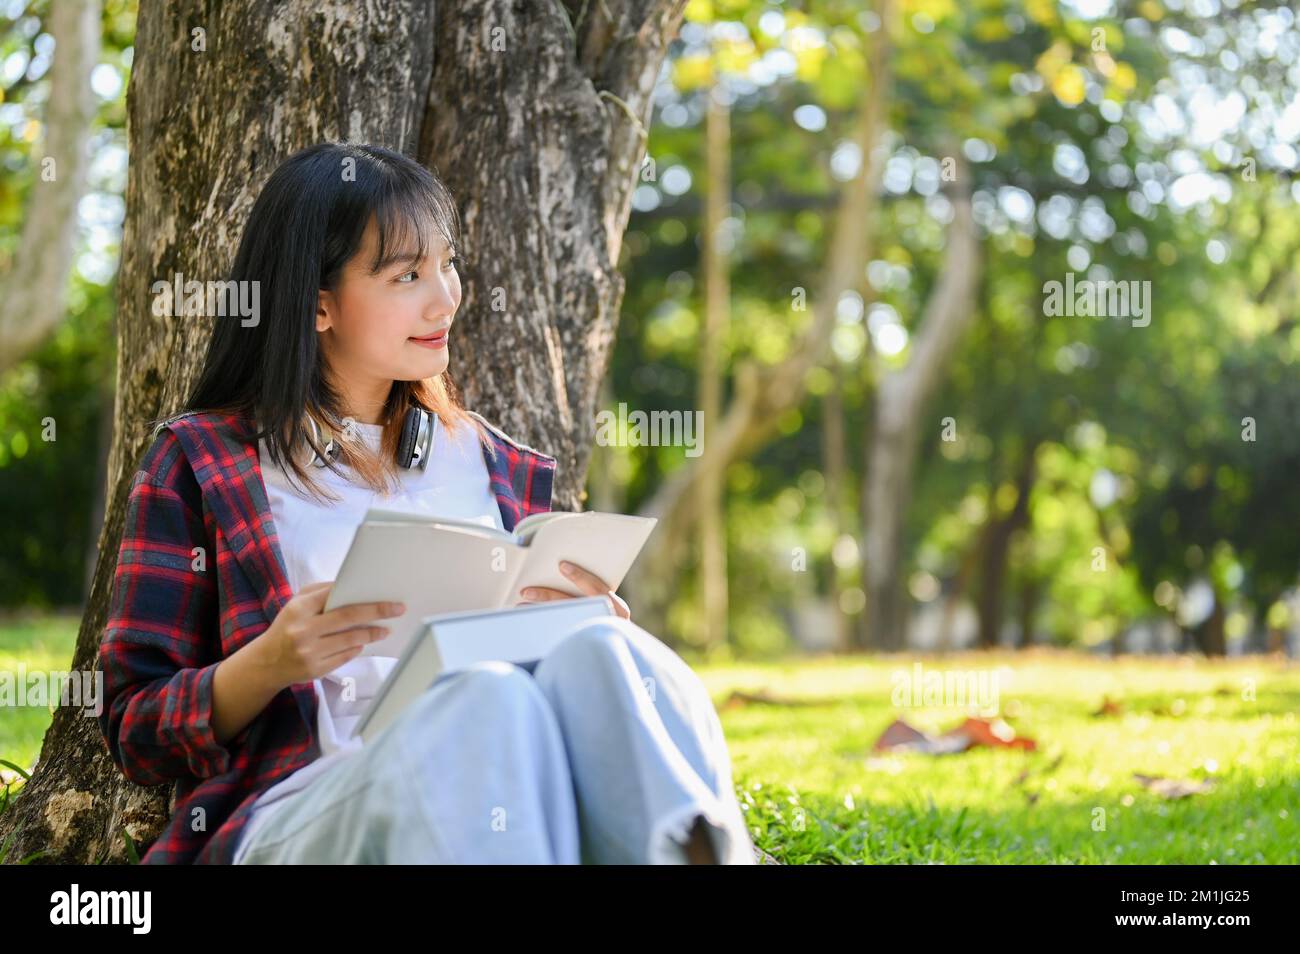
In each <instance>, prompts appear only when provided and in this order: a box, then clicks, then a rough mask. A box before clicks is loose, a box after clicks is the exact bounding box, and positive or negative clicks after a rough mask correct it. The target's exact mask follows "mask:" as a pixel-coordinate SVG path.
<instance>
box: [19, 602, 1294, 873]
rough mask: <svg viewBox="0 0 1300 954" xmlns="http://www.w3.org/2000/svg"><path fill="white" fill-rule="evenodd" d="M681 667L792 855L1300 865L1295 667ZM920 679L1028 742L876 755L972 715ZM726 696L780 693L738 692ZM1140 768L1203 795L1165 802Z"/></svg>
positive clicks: (35, 655)
mask: <svg viewBox="0 0 1300 954" xmlns="http://www.w3.org/2000/svg"><path fill="white" fill-rule="evenodd" d="M76 628H77V620H76V619H73V618H68V617H62V618H58V617H56V618H50V619H43V620H37V621H33V622H30V623H24V624H15V623H11V624H8V625H5V626H3V627H0V673H3V672H4V671H6V670H8V671H10V672H13V671H14V670H16V669H17V666H18V664H19V663H20V662H21V663H24V664H25V665H26V668H27V670H28V671H32V670H37V669H62V668H65V667H66V666H67V661H68V659H70V657H71V650H72V644H73V640H74V639H75V635H76ZM687 658H688V659H689V660H690V661H691V662H692V665H693V666H694V667H695V669H696V671H697V672H698V673H699V675H700V677H701V678H702V679H703V681H704V683H705V685H706V686H707V687H708V688H709V691H710V693H711V695H712V697H713V700H714V703H715V705H716V706H717V707H718V709H719V713H720V715H721V717H722V725H723V730H724V732H725V734H726V738H727V741H728V746H729V749H730V752H731V755H732V761H733V768H734V772H735V782H736V791H737V795H738V797H739V798H740V800H741V804H742V807H743V808H744V809H745V812H746V815H747V817H748V818H749V819H750V824H751V829H752V830H753V832H754V838H755V843H756V844H757V846H758V847H759V848H760V849H762V850H763V851H765V852H767V853H769V854H770V855H771V856H772V857H773V858H775V859H776V860H777V861H779V862H781V863H784V864H808V863H830V864H862V863H874V864H882V863H913V864H925V863H936V862H937V863H946V864H959V863H972V862H973V863H984V864H998V863H1020V864H1042V863H1061V864H1098V863H1118V864H1125V863H1127V864H1134V863H1144V864H1210V863H1217V864H1256V863H1279V864H1296V863H1298V862H1300V830H1297V816H1300V715H1298V714H1297V713H1300V665H1297V664H1296V663H1295V662H1289V663H1288V662H1287V661H1285V660H1282V659H1280V658H1276V657H1268V658H1263V657H1250V658H1245V659H1232V660H1224V661H1218V662H1210V661H1207V660H1204V659H1198V658H1182V657H1145V658H1137V657H1121V658H1119V659H1109V658H1099V657H1095V656H1089V655H1084V654H1080V653H1072V652H1065V651H1060V652H1050V651H1039V650H1036V651H1033V652H1028V653H1019V654H1016V653H1006V654H998V655H984V654H959V655H951V656H946V657H912V656H908V657H898V658H890V657H878V656H877V657H855V658H834V657H821V658H813V659H808V658H790V659H785V660H781V661H778V662H764V663H745V662H737V663H718V662H711V663H705V662H703V661H701V660H699V659H692V658H691V657H690V656H689V654H688V656H687ZM917 662H919V663H920V664H921V667H922V668H921V670H917V669H916V666H915V664H916V663H917ZM1001 666H1005V667H1007V668H1006V669H999V668H998V667H1001ZM918 672H923V673H925V674H927V677H928V674H930V673H938V674H940V675H944V674H948V673H967V672H968V673H984V674H985V676H986V677H989V676H991V674H992V673H995V672H996V673H998V678H997V680H996V683H993V682H991V681H989V680H988V679H987V678H986V681H985V683H984V687H985V689H986V692H987V689H988V688H989V687H991V686H992V685H996V687H997V700H996V701H997V715H999V716H1000V717H1002V718H1003V719H1005V720H1006V722H1007V723H1008V724H1009V725H1010V726H1011V727H1012V728H1014V730H1015V731H1016V732H1017V733H1018V734H1019V735H1020V736H1028V737H1030V738H1033V739H1034V740H1035V741H1036V743H1037V749H1036V750H1035V751H1032V752H1026V751H1021V750H1019V749H991V748H979V749H973V750H971V751H967V752H963V753H961V754H956V755H945V756H932V755H921V754H889V753H883V754H881V753H874V754H873V752H872V745H873V743H874V742H875V740H876V739H877V738H878V737H879V736H880V734H881V733H882V732H883V731H884V729H885V728H886V726H888V725H889V724H890V723H891V722H892V721H894V719H896V718H903V719H906V720H907V721H908V722H909V723H912V724H913V725H915V726H916V727H918V728H920V729H923V730H927V731H931V732H940V731H943V730H945V729H948V728H951V727H953V726H955V725H957V724H959V723H961V722H962V721H963V719H965V718H966V717H967V715H970V714H972V713H971V711H970V710H969V709H968V708H967V707H965V706H960V705H949V706H943V705H930V706H928V707H919V706H911V705H903V706H896V705H895V703H896V702H900V701H902V702H908V701H909V700H907V699H906V698H902V697H900V695H899V689H900V686H904V685H914V684H916V678H915V677H916V674H917V673H918ZM907 680H911V681H912V682H911V683H908V682H907ZM968 685H974V684H973V683H971V684H968ZM735 690H740V691H742V692H747V693H750V694H762V693H769V694H771V695H772V696H774V697H775V700H776V701H775V702H761V701H743V702H740V701H735V700H733V697H732V693H733V691H735ZM911 701H921V702H926V701H929V702H936V701H937V702H951V701H957V700H954V699H951V698H948V699H944V698H939V699H928V700H927V699H925V698H922V699H920V700H911ZM963 701H964V700H963ZM981 701H984V702H988V701H990V699H989V698H988V696H987V694H986V696H985V698H983V699H982V700H981ZM1106 701H1109V703H1110V705H1109V706H1107V707H1106V708H1107V710H1108V711H1106V712H1104V713H1103V714H1097V713H1099V712H1100V711H1101V710H1102V709H1103V703H1104V702H1106ZM986 714H991V713H986ZM48 722H49V712H48V711H47V710H45V709H41V708H31V707H28V708H15V707H12V706H7V707H3V708H0V759H3V760H6V761H9V762H12V763H14V764H16V765H18V766H21V767H22V768H24V769H26V768H29V767H30V766H31V765H32V763H33V762H34V761H35V759H36V756H37V754H38V752H39V749H40V740H41V735H42V733H43V732H44V730H45V726H46V725H47V724H48ZM0 773H3V777H5V778H7V779H10V780H11V781H12V780H13V779H15V778H16V777H17V773H15V772H13V771H12V770H9V769H6V768H4V767H3V766H0ZM1139 774H1140V775H1145V776H1148V777H1160V778H1164V779H1172V780H1177V781H1184V782H1189V783H1203V782H1207V781H1208V782H1210V783H1211V787H1210V788H1209V789H1208V790H1206V791H1198V792H1196V793H1194V794H1189V795H1186V796H1185V797H1181V798H1170V797H1168V796H1167V794H1161V793H1160V792H1158V791H1155V790H1153V789H1151V788H1148V787H1146V786H1144V785H1143V784H1141V783H1140V782H1139V780H1138V779H1137V778H1136V777H1135V776H1136V775H1139Z"/></svg>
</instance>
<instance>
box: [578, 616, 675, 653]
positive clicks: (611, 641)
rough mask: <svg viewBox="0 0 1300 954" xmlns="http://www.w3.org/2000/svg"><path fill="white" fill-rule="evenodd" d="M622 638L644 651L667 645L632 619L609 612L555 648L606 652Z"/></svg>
mask: <svg viewBox="0 0 1300 954" xmlns="http://www.w3.org/2000/svg"><path fill="white" fill-rule="evenodd" d="M620 641H621V642H626V643H628V644H630V645H632V646H634V647H636V648H638V649H641V650H642V651H645V650H646V649H649V648H652V647H653V648H654V649H655V650H658V651H662V650H666V649H667V648H668V647H667V646H665V645H664V644H663V643H662V642H660V641H659V640H658V639H656V638H655V637H654V636H652V635H651V634H650V633H648V632H646V631H645V630H644V629H642V628H641V627H640V626H638V625H637V624H636V623H634V622H632V621H631V620H630V619H623V617H621V616H613V615H610V616H602V617H600V618H599V619H594V620H591V621H590V622H588V623H584V624H583V625H582V626H579V627H578V628H577V629H575V630H574V631H573V632H571V633H570V634H569V635H568V636H566V637H564V639H562V640H561V641H560V643H559V644H558V645H557V646H556V649H557V650H558V649H559V648H560V647H561V646H562V647H564V648H565V651H566V652H570V653H583V654H588V655H591V654H607V653H609V652H610V650H612V649H614V648H616V647H617V645H618V644H619V642H620Z"/></svg>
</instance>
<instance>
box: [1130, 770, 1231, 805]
mask: <svg viewBox="0 0 1300 954" xmlns="http://www.w3.org/2000/svg"><path fill="white" fill-rule="evenodd" d="M1133 777H1134V778H1135V779H1137V780H1138V782H1139V783H1140V784H1141V785H1143V786H1144V787H1145V788H1147V789H1148V790H1149V791H1151V792H1154V793H1155V794H1157V795H1159V796H1160V797H1161V798H1170V799H1173V798H1186V797H1187V796H1189V795H1199V794H1201V793H1203V792H1208V791H1210V790H1211V789H1212V788H1214V780H1213V779H1208V778H1207V779H1205V780H1204V781H1201V782H1193V781H1191V780H1190V779H1183V778H1161V777H1160V776H1159V775H1143V774H1142V773H1141V772H1134V773H1133Z"/></svg>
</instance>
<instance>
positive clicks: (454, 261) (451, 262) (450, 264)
mask: <svg viewBox="0 0 1300 954" xmlns="http://www.w3.org/2000/svg"><path fill="white" fill-rule="evenodd" d="M459 264H460V256H459V255H453V256H452V257H451V258H449V259H447V268H455V267H456V266H457V265H459Z"/></svg>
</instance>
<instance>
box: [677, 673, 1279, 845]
mask: <svg viewBox="0 0 1300 954" xmlns="http://www.w3.org/2000/svg"><path fill="white" fill-rule="evenodd" d="M915 659H916V657H907V658H905V659H898V660H891V659H882V658H880V657H874V658H867V657H863V658H857V659H851V658H850V659H845V658H839V659H837V658H830V657H823V658H819V659H813V660H798V661H790V662H783V663H776V664H762V665H745V664H739V665H737V664H732V665H723V666H709V665H698V666H696V667H695V668H696V671H697V672H698V673H699V674H700V676H701V678H703V680H704V682H705V684H706V685H707V686H708V687H709V690H710V692H711V694H712V695H713V699H714V702H715V704H717V705H718V706H719V707H721V708H720V713H721V716H722V723H723V729H724V732H725V734H726V737H727V742H728V748H729V750H730V752H731V755H732V764H733V769H734V774H735V779H734V781H735V782H736V788H737V793H738V794H739V795H740V796H741V800H742V806H743V807H744V808H745V810H746V813H747V817H748V818H749V819H750V824H751V828H752V829H753V830H754V831H755V842H756V844H758V846H759V847H761V848H763V849H764V850H766V851H768V852H769V853H771V854H772V855H774V856H775V857H776V858H778V859H779V860H781V861H783V862H785V863H788V864H799V863H844V864H856V863H898V862H904V863H946V864H953V863H977V864H1001V863H1020V864H1042V863H1060V864H1098V863H1108V864H1120V863H1124V864H1134V863H1143V864H1162V863H1165V864H1209V863H1211V862H1213V863H1217V864H1256V863H1285V864H1295V863H1297V861H1300V831H1298V830H1297V816H1298V815H1300V716H1297V712H1298V711H1300V667H1297V666H1296V665H1295V664H1294V663H1291V664H1287V663H1286V662H1284V661H1282V660H1279V659H1273V658H1269V659H1265V658H1258V657H1256V658H1250V659H1246V660H1241V661H1238V660H1226V661H1221V662H1208V661H1206V660H1203V659H1190V658H1167V657H1166V658H1154V657H1147V658H1135V657H1125V658H1121V659H1118V660H1111V659H1101V658H1095V657H1090V656H1084V655H1080V654H1074V653H1065V652H1046V651H1033V652H1029V653H1022V654H1011V653H1007V654H998V655H982V654H963V655H952V656H948V657H942V658H939V657H934V658H923V660H922V661H923V664H924V666H925V667H926V669H927V670H928V669H931V668H933V669H935V670H943V669H957V670H972V669H990V668H995V667H997V666H1000V665H1005V666H1008V667H1010V670H1011V671H1010V673H1009V674H1006V675H1004V676H1003V679H1002V681H1001V683H1000V693H999V696H1000V699H999V701H1000V706H1001V714H1002V715H1003V717H1004V718H1006V719H1007V721H1008V722H1010V723H1011V725H1012V726H1013V727H1014V728H1015V729H1016V731H1017V733H1018V734H1019V735H1022V736H1029V737H1032V738H1034V739H1036V740H1037V742H1038V745H1039V748H1038V750H1037V751H1035V752H1023V751H1019V750H1007V749H1000V750H993V749H976V750H972V751H969V752H965V753H962V754H959V755H948V756H926V755H920V754H898V755H895V754H883V755H874V756H873V754H872V752H871V751H870V750H871V747H872V745H873V743H874V742H875V740H876V739H877V738H878V736H879V735H880V733H881V732H883V731H884V729H885V727H886V726H887V725H889V723H890V722H891V721H893V719H894V718H895V717H899V716H901V717H903V718H905V719H907V721H908V722H910V723H912V724H913V725H915V726H917V727H919V728H922V729H926V730H930V731H941V730H943V729H947V728H950V727H953V726H955V725H957V724H959V723H960V722H961V721H962V720H963V719H964V718H965V716H966V715H967V714H968V713H967V711H966V710H965V709H962V708H938V707H932V708H908V709H904V710H899V709H895V707H894V706H893V705H892V704H891V692H892V690H893V688H894V685H895V683H894V682H893V681H892V680H891V674H893V673H895V672H897V671H900V670H902V671H910V670H911V666H912V663H913V661H914V660H915ZM1246 680H1250V681H1251V682H1249V683H1247V682H1246ZM1250 685H1253V689H1254V700H1253V701H1251V700H1250V699H1248V698H1246V697H1245V696H1246V695H1247V693H1246V691H1245V690H1246V689H1247V688H1248V687H1249V686H1250ZM733 689H743V690H746V691H750V692H753V691H757V690H762V689H766V690H768V691H769V692H772V693H775V694H777V695H779V696H782V697H799V698H806V699H809V700H812V701H813V702H814V703H815V704H814V705H810V706H783V705H767V704H755V703H750V704H747V705H745V706H741V707H736V708H728V707H726V706H724V705H723V704H724V702H725V700H726V699H727V697H728V696H729V694H730V692H731V691H732V690H733ZM1104 696H1109V697H1110V698H1111V699H1112V700H1116V701H1121V702H1123V703H1124V705H1125V712H1124V713H1123V714H1121V715H1118V716H1112V717H1108V718H1097V717H1093V716H1092V715H1091V713H1092V712H1094V711H1095V710H1097V709H1098V708H1099V705H1100V703H1101V701H1102V698H1103V697H1104ZM1160 709H1163V710H1164V712H1165V713H1167V714H1163V715H1162V714H1157V713H1156V712H1155V711H1153V710H1160ZM1175 713H1176V714H1175ZM1026 772H1027V773H1028V774H1027V776H1025V775H1024V773H1026ZM1134 773H1142V774H1145V775H1157V776H1165V777H1170V778H1179V779H1189V780H1193V781H1199V780H1202V779H1213V780H1214V783H1215V787H1214V789H1213V790H1212V791H1211V792H1209V793H1207V794H1198V795H1193V796H1190V797H1187V798H1184V799H1179V800H1168V799H1164V798H1161V797H1160V796H1158V795H1156V794H1154V793H1152V792H1150V791H1148V790H1146V789H1145V788H1143V787H1142V786H1141V785H1140V784H1139V783H1138V782H1137V780H1136V779H1134V777H1133V775H1134ZM1098 809H1102V810H1104V816H1103V815H1102V814H1101V813H1100V812H1098V811H1097V810H1098ZM1101 820H1104V825H1105V830H1094V823H1095V822H1097V821H1101Z"/></svg>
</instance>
